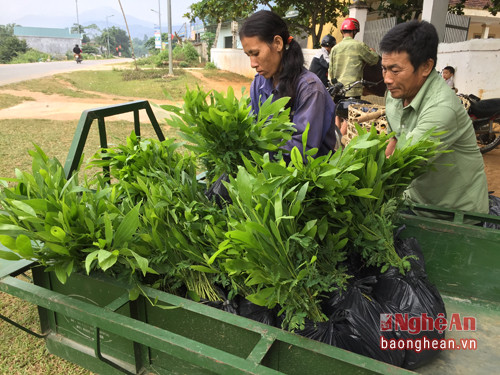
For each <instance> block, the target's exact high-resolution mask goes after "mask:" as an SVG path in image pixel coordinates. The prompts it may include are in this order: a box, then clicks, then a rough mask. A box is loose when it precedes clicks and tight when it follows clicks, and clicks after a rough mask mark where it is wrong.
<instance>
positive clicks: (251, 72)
mask: <svg viewBox="0 0 500 375" xmlns="http://www.w3.org/2000/svg"><path fill="white" fill-rule="evenodd" d="M317 51H318V50H315V49H303V50H302V52H303V53H304V60H305V64H304V65H305V66H306V68H308V67H309V65H310V64H311V60H312V58H313V57H314V55H315V54H316V52H317ZM210 59H211V61H212V62H213V63H214V64H215V65H216V66H217V68H219V69H222V70H228V71H231V72H234V73H238V74H241V75H242V76H245V77H249V78H253V77H255V74H256V73H255V69H252V68H251V67H250V59H249V57H248V56H247V55H245V52H243V50H242V49H231V48H212V49H211V50H210Z"/></svg>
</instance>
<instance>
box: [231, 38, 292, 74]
mask: <svg viewBox="0 0 500 375" xmlns="http://www.w3.org/2000/svg"><path fill="white" fill-rule="evenodd" d="M241 45H242V46H243V50H244V51H245V53H246V54H247V56H248V57H250V66H251V67H252V68H253V69H255V70H256V71H257V73H258V74H260V75H262V76H264V78H267V79H269V78H271V77H273V76H274V75H275V74H276V73H278V72H279V69H280V66H281V56H282V51H283V41H282V40H281V37H275V39H274V41H273V43H271V44H270V45H269V44H267V43H266V42H264V41H262V40H260V39H259V38H258V37H256V36H252V37H247V38H241Z"/></svg>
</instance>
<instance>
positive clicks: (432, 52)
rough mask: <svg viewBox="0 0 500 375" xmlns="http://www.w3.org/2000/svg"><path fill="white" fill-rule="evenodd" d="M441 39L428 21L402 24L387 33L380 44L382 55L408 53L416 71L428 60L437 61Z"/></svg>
mask: <svg viewBox="0 0 500 375" xmlns="http://www.w3.org/2000/svg"><path fill="white" fill-rule="evenodd" d="M438 44H439V37H438V34H437V31H436V28H435V27H434V26H433V25H432V24H430V23H429V22H427V21H417V20H413V21H410V22H405V23H400V24H398V25H396V26H394V27H393V28H392V29H391V30H389V31H388V32H387V34H385V35H384V37H383V38H382V41H381V42H380V50H381V52H382V53H393V52H396V53H400V52H406V53H407V54H408V55H409V58H410V62H411V65H413V68H414V69H415V70H417V69H418V67H419V66H420V65H422V64H423V63H425V62H426V61H427V60H428V59H433V60H434V67H436V61H437V49H438Z"/></svg>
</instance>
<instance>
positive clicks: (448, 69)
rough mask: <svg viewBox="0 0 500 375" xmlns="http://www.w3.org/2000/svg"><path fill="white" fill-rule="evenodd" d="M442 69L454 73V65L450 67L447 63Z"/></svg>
mask: <svg viewBox="0 0 500 375" xmlns="http://www.w3.org/2000/svg"><path fill="white" fill-rule="evenodd" d="M443 70H447V71H449V72H450V73H451V74H455V68H454V67H452V66H449V65H448V66H445V67H444V68H443Z"/></svg>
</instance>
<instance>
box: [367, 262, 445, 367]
mask: <svg viewBox="0 0 500 375" xmlns="http://www.w3.org/2000/svg"><path fill="white" fill-rule="evenodd" d="M373 296H374V298H375V299H376V300H377V301H378V302H379V303H380V305H381V306H383V316H381V318H380V325H381V330H383V329H387V330H388V331H392V332H394V333H395V334H396V336H397V337H398V339H399V340H403V341H404V342H406V343H407V344H406V350H405V357H404V362H403V365H402V366H403V367H404V368H407V369H410V370H414V369H416V368H418V367H420V366H423V365H424V364H426V363H428V362H429V361H430V360H432V359H433V358H434V357H435V356H436V355H437V354H438V353H439V350H421V349H422V348H423V343H424V341H426V340H428V341H427V342H431V341H432V340H440V339H444V337H445V332H444V331H438V330H436V329H435V326H434V325H433V324H432V322H435V321H436V319H437V318H441V317H442V318H446V309H445V305H444V302H443V299H442V298H441V295H440V294H439V291H438V290H437V288H436V287H435V286H434V285H433V284H432V283H431V282H430V281H429V280H428V278H427V275H426V274H425V272H423V271H422V270H421V269H419V268H418V267H415V268H414V269H411V270H410V271H408V272H406V274H405V275H401V274H400V273H399V271H398V269H396V268H390V269H389V270H388V271H387V272H386V273H384V274H381V275H380V276H379V277H378V282H377V284H375V286H374V288H373ZM424 314H425V315H424ZM412 323H414V324H412ZM424 324H425V325H424ZM382 326H384V328H383V329H382ZM424 337H425V338H424ZM408 345H413V348H412V349H408ZM424 349H425V348H424Z"/></svg>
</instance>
